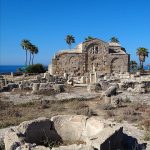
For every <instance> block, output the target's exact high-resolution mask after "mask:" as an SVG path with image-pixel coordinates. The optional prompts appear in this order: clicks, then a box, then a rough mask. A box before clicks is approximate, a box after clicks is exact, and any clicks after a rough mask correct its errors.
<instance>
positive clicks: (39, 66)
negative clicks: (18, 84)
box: [26, 64, 46, 73]
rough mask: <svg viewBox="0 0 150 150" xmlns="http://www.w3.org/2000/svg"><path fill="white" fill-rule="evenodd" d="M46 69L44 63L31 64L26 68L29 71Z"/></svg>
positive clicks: (42, 71) (41, 71)
mask: <svg viewBox="0 0 150 150" xmlns="http://www.w3.org/2000/svg"><path fill="white" fill-rule="evenodd" d="M45 71H46V69H45V67H44V66H43V65H42V64H35V65H29V66H27V68H26V72H27V73H44V72H45Z"/></svg>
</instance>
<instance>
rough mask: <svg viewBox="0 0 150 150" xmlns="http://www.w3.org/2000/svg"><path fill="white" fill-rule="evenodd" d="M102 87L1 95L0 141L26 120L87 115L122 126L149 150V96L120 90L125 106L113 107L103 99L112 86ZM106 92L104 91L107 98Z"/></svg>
mask: <svg viewBox="0 0 150 150" xmlns="http://www.w3.org/2000/svg"><path fill="white" fill-rule="evenodd" d="M31 78H32V79H34V77H31ZM31 78H29V77H26V79H31ZM21 80H23V79H22V77H17V78H16V81H17V82H20V81H21ZM103 84H104V86H102V89H100V90H98V91H94V90H95V89H94V90H93V88H95V85H91V87H90V88H89V89H88V90H87V87H86V86H82V87H80V86H79V87H73V86H71V85H65V90H64V91H63V92H54V93H53V92H52V93H49V92H39V93H36V92H35V93H33V91H32V89H31V88H29V89H28V88H27V89H22V90H21V89H19V88H14V89H13V90H12V91H9V92H1V93H0V139H3V137H4V133H5V132H6V131H7V130H8V128H9V127H10V126H17V125H19V124H20V123H21V122H23V121H26V120H32V119H36V118H38V117H43V116H44V117H47V118H51V117H52V116H56V115H68V114H69V115H85V116H88V117H91V116H93V117H95V118H98V119H100V120H101V121H103V122H105V123H109V124H115V125H116V126H118V127H119V126H123V128H124V133H126V134H128V135H129V136H132V137H135V138H136V139H137V140H138V142H139V143H147V150H150V106H149V105H150V93H142V94H141V93H134V92H130V91H128V90H122V89H118V91H117V96H118V97H121V101H122V102H121V105H118V106H117V107H116V106H115V107H114V106H113V105H111V104H109V103H106V98H105V96H103V94H104V91H105V90H106V89H107V88H108V86H111V85H112V84H111V85H109V84H107V83H106V82H103ZM35 85H36V84H35ZM36 86H37V85H36ZM92 86H93V87H92ZM96 88H97V87H96ZM103 88H104V89H103ZM90 90H93V91H90ZM112 90H113V88H112ZM107 92H108V93H109V92H110V91H109V90H108V91H107ZM107 92H106V91H105V95H107ZM108 95H109V94H108ZM107 101H109V96H108V100H107Z"/></svg>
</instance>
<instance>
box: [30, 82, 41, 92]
mask: <svg viewBox="0 0 150 150" xmlns="http://www.w3.org/2000/svg"><path fill="white" fill-rule="evenodd" d="M39 86H40V84H39V83H33V86H32V92H33V93H35V92H37V91H38V90H39Z"/></svg>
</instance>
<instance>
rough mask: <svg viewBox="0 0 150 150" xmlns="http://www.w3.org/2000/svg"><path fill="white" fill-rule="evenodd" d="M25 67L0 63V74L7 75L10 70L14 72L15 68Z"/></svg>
mask: <svg viewBox="0 0 150 150" xmlns="http://www.w3.org/2000/svg"><path fill="white" fill-rule="evenodd" d="M44 66H45V67H47V65H44ZM23 67H25V66H24V65H0V74H1V75H9V74H10V73H11V72H13V73H16V72H17V69H19V68H23Z"/></svg>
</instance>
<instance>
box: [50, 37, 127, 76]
mask: <svg viewBox="0 0 150 150" xmlns="http://www.w3.org/2000/svg"><path fill="white" fill-rule="evenodd" d="M129 59H130V58H129V55H128V54H127V53H126V52H125V49H124V48H123V47H121V45H120V44H118V43H112V42H110V43H107V42H104V41H102V40H99V39H93V40H89V41H86V42H83V43H81V44H79V45H78V46H77V47H76V48H75V49H72V50H62V51H59V52H58V53H57V54H56V55H55V57H54V58H53V59H52V64H51V65H49V72H50V73H51V74H56V75H63V74H64V73H65V72H66V73H68V74H72V75H74V76H84V75H89V74H90V73H92V72H93V71H95V72H96V73H97V74H102V73H125V72H128V70H129Z"/></svg>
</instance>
